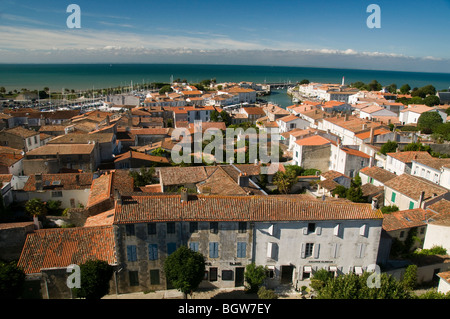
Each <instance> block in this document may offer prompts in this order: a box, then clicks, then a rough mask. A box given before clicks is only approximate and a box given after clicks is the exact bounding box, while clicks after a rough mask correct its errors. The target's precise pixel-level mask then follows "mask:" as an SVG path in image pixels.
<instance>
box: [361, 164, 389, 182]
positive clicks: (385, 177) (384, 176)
mask: <svg viewBox="0 0 450 319" xmlns="http://www.w3.org/2000/svg"><path fill="white" fill-rule="evenodd" d="M396 176H397V175H395V174H394V173H391V172H389V171H387V170H385V169H383V168H381V167H378V166H371V167H370V166H369V167H364V168H362V169H361V170H360V171H359V177H361V183H362V184H363V185H364V184H372V185H374V186H383V187H384V184H385V183H386V182H388V181H390V180H391V179H393V178H395V177H396Z"/></svg>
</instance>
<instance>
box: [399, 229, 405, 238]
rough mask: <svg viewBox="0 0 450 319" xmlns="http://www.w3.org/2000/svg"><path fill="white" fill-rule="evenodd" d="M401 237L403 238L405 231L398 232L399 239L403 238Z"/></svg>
mask: <svg viewBox="0 0 450 319" xmlns="http://www.w3.org/2000/svg"><path fill="white" fill-rule="evenodd" d="M403 237H405V231H403V230H402V231H401V232H400V238H403Z"/></svg>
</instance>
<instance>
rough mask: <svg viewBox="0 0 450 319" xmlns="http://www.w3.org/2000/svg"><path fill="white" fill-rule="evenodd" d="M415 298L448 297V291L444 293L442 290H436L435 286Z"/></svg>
mask: <svg viewBox="0 0 450 319" xmlns="http://www.w3.org/2000/svg"><path fill="white" fill-rule="evenodd" d="M416 299H450V291H449V292H447V293H446V294H444V293H442V292H438V291H437V288H432V289H429V290H427V291H426V292H425V293H423V294H421V295H420V296H417V297H416Z"/></svg>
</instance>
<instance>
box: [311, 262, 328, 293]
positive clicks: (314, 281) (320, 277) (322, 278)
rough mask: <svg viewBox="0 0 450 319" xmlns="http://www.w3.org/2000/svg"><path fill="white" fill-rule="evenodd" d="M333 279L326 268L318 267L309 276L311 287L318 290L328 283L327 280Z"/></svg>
mask: <svg viewBox="0 0 450 319" xmlns="http://www.w3.org/2000/svg"><path fill="white" fill-rule="evenodd" d="M332 279H333V274H332V273H331V272H329V271H328V270H326V269H323V268H322V269H319V270H318V271H316V272H315V273H314V275H313V277H312V278H311V284H310V286H311V288H312V289H314V290H316V291H319V290H320V289H322V288H323V287H325V285H326V284H327V283H328V281H330V280H332Z"/></svg>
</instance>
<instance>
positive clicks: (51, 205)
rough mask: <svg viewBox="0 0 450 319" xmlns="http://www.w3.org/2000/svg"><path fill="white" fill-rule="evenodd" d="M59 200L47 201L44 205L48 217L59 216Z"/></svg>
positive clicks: (60, 210)
mask: <svg viewBox="0 0 450 319" xmlns="http://www.w3.org/2000/svg"><path fill="white" fill-rule="evenodd" d="M61 204H62V203H61V201H60V200H48V201H47V203H46V207H47V213H48V214H50V215H56V216H58V215H60V214H61V213H62V209H61Z"/></svg>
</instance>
